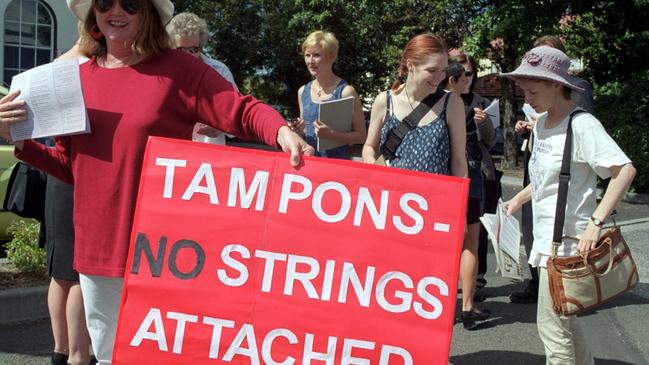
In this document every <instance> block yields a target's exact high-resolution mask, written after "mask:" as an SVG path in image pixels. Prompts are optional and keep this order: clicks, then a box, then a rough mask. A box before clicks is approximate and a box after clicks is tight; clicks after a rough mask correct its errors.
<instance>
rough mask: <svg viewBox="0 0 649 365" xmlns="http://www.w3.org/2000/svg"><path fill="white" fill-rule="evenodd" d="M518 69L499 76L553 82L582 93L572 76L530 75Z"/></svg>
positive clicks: (576, 80) (581, 88) (577, 80)
mask: <svg viewBox="0 0 649 365" xmlns="http://www.w3.org/2000/svg"><path fill="white" fill-rule="evenodd" d="M519 69H520V67H519ZM519 69H516V70H514V71H513V72H509V73H504V74H500V77H504V78H508V79H534V80H545V81H553V82H556V83H559V84H561V85H563V86H565V87H567V88H570V89H572V90H575V91H584V88H583V87H580V86H577V83H578V82H579V79H578V78H576V77H572V76H567V77H561V76H559V75H556V74H550V73H540V74H539V73H531V72H525V71H519Z"/></svg>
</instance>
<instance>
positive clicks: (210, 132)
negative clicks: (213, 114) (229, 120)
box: [196, 123, 223, 138]
mask: <svg viewBox="0 0 649 365" xmlns="http://www.w3.org/2000/svg"><path fill="white" fill-rule="evenodd" d="M197 124H198V126H197V127H196V133H197V134H200V135H201V136H206V137H210V138H216V137H218V136H220V135H222V134H223V132H221V131H220V130H218V129H216V128H214V127H210V126H209V125H207V124H203V123H197Z"/></svg>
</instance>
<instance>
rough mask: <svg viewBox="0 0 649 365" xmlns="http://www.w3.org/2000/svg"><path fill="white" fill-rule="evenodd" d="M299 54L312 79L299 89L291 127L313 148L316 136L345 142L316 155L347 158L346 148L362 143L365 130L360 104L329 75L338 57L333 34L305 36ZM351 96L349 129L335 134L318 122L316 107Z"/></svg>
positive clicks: (343, 83)
mask: <svg viewBox="0 0 649 365" xmlns="http://www.w3.org/2000/svg"><path fill="white" fill-rule="evenodd" d="M302 53H303V54H304V63H305V64H306V67H307V69H308V70H309V73H310V74H311V77H313V80H312V81H310V82H309V83H307V84H306V85H303V86H302V87H300V89H299V90H298V92H297V100H298V104H299V106H300V117H299V118H298V119H297V121H296V122H295V124H294V125H293V128H295V129H296V130H298V131H300V132H302V133H304V137H305V139H306V141H307V142H308V143H309V144H310V145H311V146H313V147H314V148H316V147H317V137H325V138H327V139H332V140H335V141H339V142H343V143H345V145H344V146H341V147H337V148H334V149H331V150H327V151H317V155H319V156H322V157H331V158H339V159H350V158H351V150H350V148H349V145H351V144H360V143H363V142H365V137H366V136H367V131H366V128H365V118H364V117H363V110H362V107H361V101H360V98H359V97H358V94H357V93H356V90H354V87H353V86H351V85H349V84H348V83H347V81H345V80H343V79H342V78H340V77H339V76H338V75H336V74H334V72H333V69H332V67H333V64H334V62H335V61H336V58H337V57H338V39H336V36H335V35H334V34H333V33H330V32H323V31H321V30H318V31H315V32H313V33H311V34H309V35H308V36H307V37H306V39H305V40H304V43H302ZM349 96H353V97H354V112H353V113H354V114H353V116H352V130H351V131H349V132H340V131H336V130H334V129H333V128H330V127H329V126H327V125H326V124H325V123H323V122H322V121H320V120H318V104H319V103H321V102H323V101H329V100H336V99H341V98H346V97H349Z"/></svg>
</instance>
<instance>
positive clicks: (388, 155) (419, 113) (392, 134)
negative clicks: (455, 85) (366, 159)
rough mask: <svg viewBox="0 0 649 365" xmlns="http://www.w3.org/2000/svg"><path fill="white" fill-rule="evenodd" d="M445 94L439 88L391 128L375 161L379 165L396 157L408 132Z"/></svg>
mask: <svg viewBox="0 0 649 365" xmlns="http://www.w3.org/2000/svg"><path fill="white" fill-rule="evenodd" d="M444 95H446V92H445V91H444V90H439V91H437V92H436V93H433V94H430V95H428V96H427V97H425V98H424V100H422V101H421V103H419V105H417V107H416V108H415V110H413V111H412V112H410V114H408V116H407V117H405V118H403V120H402V121H401V123H399V125H397V126H396V127H394V128H392V129H390V131H389V132H388V135H387V137H386V138H385V143H383V145H382V146H381V155H380V156H379V157H378V158H377V159H376V162H375V163H376V164H377V165H385V161H390V160H391V159H393V158H394V157H395V153H396V152H397V148H399V146H400V145H401V142H403V139H404V138H405V137H406V135H407V134H408V132H410V131H411V130H413V129H415V127H417V125H418V124H419V122H420V121H421V119H422V118H423V117H424V115H426V114H427V113H428V112H429V111H430V110H431V109H432V108H433V106H434V105H435V103H437V102H438V101H439V99H441V98H442V96H444Z"/></svg>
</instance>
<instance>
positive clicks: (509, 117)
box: [450, 0, 574, 168]
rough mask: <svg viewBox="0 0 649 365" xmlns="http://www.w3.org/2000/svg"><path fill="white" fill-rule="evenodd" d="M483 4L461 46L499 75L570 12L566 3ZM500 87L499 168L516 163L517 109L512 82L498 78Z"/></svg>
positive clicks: (571, 10) (508, 69)
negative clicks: (488, 61) (483, 59)
mask: <svg viewBox="0 0 649 365" xmlns="http://www.w3.org/2000/svg"><path fill="white" fill-rule="evenodd" d="M450 2H451V3H452V2H453V1H450ZM483 3H484V4H483V7H482V9H481V10H482V11H481V12H480V13H479V14H477V15H476V16H475V17H474V18H472V19H470V35H469V36H468V37H467V39H466V41H465V45H464V46H465V49H466V51H467V52H468V53H471V54H473V55H474V56H477V57H487V58H489V59H491V60H492V61H493V62H495V63H496V64H498V65H499V66H500V68H501V71H502V72H511V71H513V70H514V69H515V68H516V66H518V64H519V61H520V59H521V57H522V55H523V54H524V53H525V51H527V50H529V49H530V48H532V45H533V41H534V38H536V37H537V36H540V35H544V34H556V33H558V32H559V29H560V21H561V19H563V18H564V17H565V16H566V15H567V14H571V13H572V12H573V11H574V7H573V6H572V4H571V2H570V1H552V0H548V1H541V0H539V1H531V2H521V1H513V0H512V1H488V2H483ZM500 85H501V90H502V97H501V99H500V102H501V107H502V110H503V114H502V122H503V134H504V152H503V162H502V166H503V167H504V168H511V167H513V166H515V165H516V163H517V154H518V151H517V150H516V134H515V132H514V126H515V125H516V110H518V109H519V106H518V105H517V104H516V100H515V93H514V92H515V89H514V88H515V85H514V82H513V81H511V80H509V79H506V78H501V79H500Z"/></svg>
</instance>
